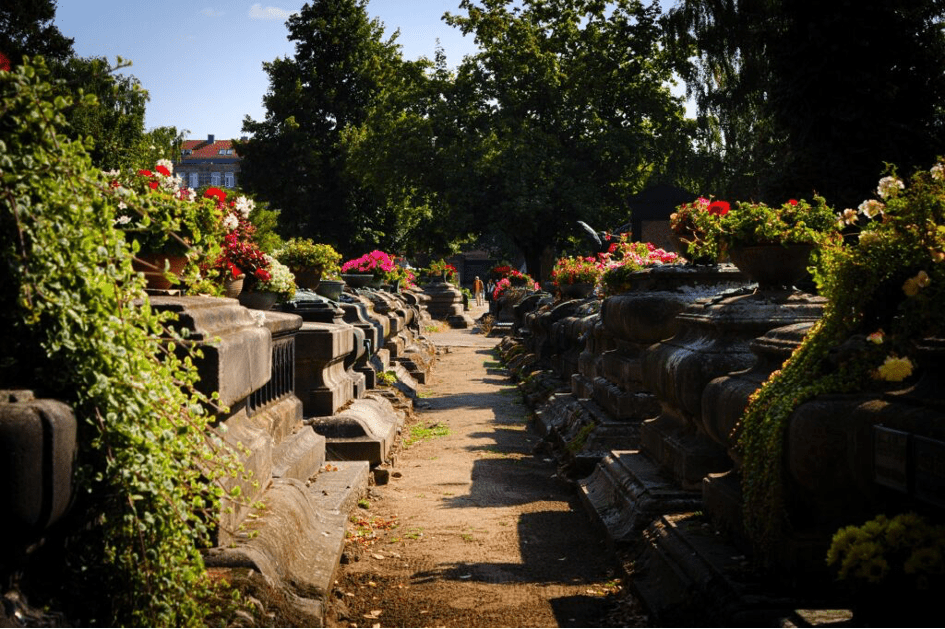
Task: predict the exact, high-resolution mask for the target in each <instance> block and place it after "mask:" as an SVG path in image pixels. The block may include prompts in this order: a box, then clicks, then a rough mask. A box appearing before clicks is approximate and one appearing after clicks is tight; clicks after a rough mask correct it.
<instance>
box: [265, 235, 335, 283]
mask: <svg viewBox="0 0 945 629" xmlns="http://www.w3.org/2000/svg"><path fill="white" fill-rule="evenodd" d="M273 257H275V258H276V259H277V260H279V262H281V263H282V264H284V265H286V266H287V267H289V269H290V270H291V271H292V273H293V274H294V275H295V280H296V284H297V285H298V287H299V288H305V289H308V290H314V289H316V288H318V282H319V281H320V280H321V278H322V277H324V276H326V275H329V274H332V273H337V271H338V269H339V267H338V263H339V262H341V254H340V253H338V252H337V251H335V249H334V247H332V246H331V245H325V244H321V243H315V242H313V241H312V240H310V239H308V238H291V239H289V240H288V241H287V242H286V243H285V244H284V245H283V246H282V247H281V248H280V249H279V250H278V251H276V252H275V253H274V254H273Z"/></svg>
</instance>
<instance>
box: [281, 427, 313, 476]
mask: <svg viewBox="0 0 945 629" xmlns="http://www.w3.org/2000/svg"><path fill="white" fill-rule="evenodd" d="M272 460H273V466H272V476H273V478H295V479H298V480H301V481H305V480H308V479H309V478H311V477H312V476H314V475H315V474H316V473H317V472H318V470H319V469H320V468H321V467H322V465H323V464H324V463H325V437H324V436H322V435H320V434H318V433H317V432H315V431H314V430H312V428H311V427H310V426H302V427H301V428H299V430H297V431H296V432H295V433H293V434H292V435H290V436H289V437H287V438H286V439H284V440H283V441H282V443H280V444H279V445H278V446H276V449H275V450H274V451H273V453H272Z"/></svg>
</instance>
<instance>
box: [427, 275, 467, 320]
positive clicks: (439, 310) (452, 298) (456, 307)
mask: <svg viewBox="0 0 945 629" xmlns="http://www.w3.org/2000/svg"><path fill="white" fill-rule="evenodd" d="M423 292H424V293H426V295H427V296H428V297H429V298H430V302H429V303H428V304H427V311H428V312H429V313H430V316H431V317H433V318H434V319H437V320H439V321H446V322H447V323H448V324H449V326H450V327H451V328H459V329H463V328H471V327H473V325H475V322H474V321H473V320H472V319H471V318H470V317H469V315H467V314H466V313H465V312H464V311H463V293H462V292H461V291H460V290H459V289H458V288H456V287H455V286H453V285H452V284H449V283H447V282H442V281H440V282H433V283H432V284H427V285H426V286H424V287H423Z"/></svg>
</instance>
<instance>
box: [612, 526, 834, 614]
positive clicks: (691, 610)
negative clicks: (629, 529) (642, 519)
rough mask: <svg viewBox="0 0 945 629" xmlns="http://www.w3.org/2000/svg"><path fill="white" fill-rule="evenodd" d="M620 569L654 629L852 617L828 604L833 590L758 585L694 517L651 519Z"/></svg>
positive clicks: (742, 559)
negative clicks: (629, 557)
mask: <svg viewBox="0 0 945 629" xmlns="http://www.w3.org/2000/svg"><path fill="white" fill-rule="evenodd" d="M624 569H625V571H626V572H627V573H628V574H632V577H631V578H630V579H629V582H630V583H631V584H632V587H633V589H634V592H635V593H636V594H637V596H638V597H639V598H640V600H641V601H642V602H643V604H644V605H645V606H646V608H647V611H648V612H649V613H650V619H651V621H652V622H653V623H655V625H656V626H701V627H713V626H732V627H803V626H816V625H821V624H832V623H836V622H838V621H844V620H846V621H848V620H849V619H850V617H851V614H850V612H849V611H848V610H844V609H843V605H842V604H841V603H840V602H839V601H837V600H831V599H830V598H825V594H826V595H829V592H830V588H817V587H811V585H810V584H799V587H795V588H787V587H785V584H783V583H781V584H779V585H774V586H766V585H763V584H764V583H765V581H766V580H765V579H762V578H759V577H758V575H757V574H755V573H753V572H752V570H751V560H750V559H749V558H747V557H746V556H745V555H744V554H742V553H741V552H740V551H739V550H738V549H737V548H736V547H734V546H732V545H731V544H730V543H729V542H728V540H727V538H726V536H725V535H722V534H720V533H719V532H717V531H716V530H715V529H714V527H713V526H712V525H711V524H710V523H709V522H708V520H707V519H706V518H705V517H704V516H702V515H701V514H699V513H678V514H674V515H665V516H663V517H660V518H658V519H656V520H655V521H654V522H653V523H652V525H651V526H650V527H649V528H647V529H646V531H645V533H644V535H643V541H642V542H641V544H640V548H639V550H638V552H637V553H636V555H635V556H634V558H633V560H632V561H631V562H629V563H627V564H626V565H625V566H624Z"/></svg>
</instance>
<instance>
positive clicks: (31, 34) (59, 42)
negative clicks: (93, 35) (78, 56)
mask: <svg viewBox="0 0 945 629" xmlns="http://www.w3.org/2000/svg"><path fill="white" fill-rule="evenodd" d="M55 17H56V2H55V0H3V3H2V4H0V53H3V54H4V55H6V57H7V58H8V59H9V60H10V62H11V63H12V64H13V65H19V64H20V62H21V61H22V60H23V55H29V56H30V57H33V56H36V55H42V56H43V57H45V58H46V59H47V60H48V61H65V60H66V59H68V58H69V57H71V56H72V55H73V54H74V53H73V50H72V41H73V40H72V39H70V38H68V37H66V36H65V35H63V34H62V33H61V32H60V31H59V29H58V28H57V27H56V25H55V24H53V20H54V19H55Z"/></svg>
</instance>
